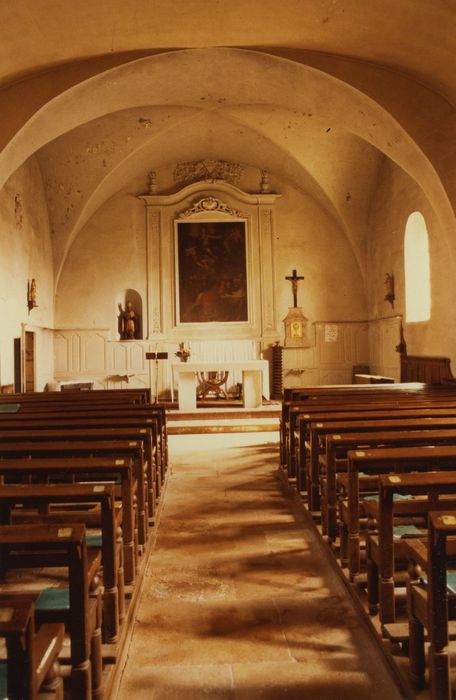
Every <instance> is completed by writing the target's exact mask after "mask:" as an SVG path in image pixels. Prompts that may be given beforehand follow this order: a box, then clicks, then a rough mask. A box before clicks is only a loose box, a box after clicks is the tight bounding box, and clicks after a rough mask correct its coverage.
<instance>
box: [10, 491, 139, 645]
mask: <svg viewBox="0 0 456 700" xmlns="http://www.w3.org/2000/svg"><path fill="white" fill-rule="evenodd" d="M93 504H97V505H99V506H100V509H101V512H100V514H99V520H100V522H99V526H100V527H99V529H100V530H101V536H90V531H89V530H87V523H86V522H85V521H86V512H85V511H84V510H83V506H84V505H87V506H93ZM17 506H21V508H17ZM43 506H44V508H43ZM50 506H54V508H53V509H52V510H50V508H49V507H50ZM65 506H66V507H68V506H77V510H75V509H73V510H71V511H68V510H65ZM15 507H16V508H15ZM30 508H33V509H36V510H37V513H36V515H35V514H34V513H31V512H30ZM43 511H44V512H43ZM25 522H29V523H31V524H33V525H35V524H37V523H38V524H45V523H51V524H56V523H57V522H59V523H60V524H62V526H63V525H73V524H74V523H78V522H79V523H82V524H85V525H86V532H87V538H86V540H87V545H88V546H89V547H91V546H95V547H97V548H98V549H101V555H102V556H101V563H102V567H103V589H104V590H103V629H104V635H103V636H104V641H106V642H107V643H108V644H113V643H116V642H117V641H118V636H119V624H120V613H119V609H120V608H122V609H123V610H124V604H123V600H122V601H120V599H121V598H123V596H124V595H125V591H124V585H123V568H122V567H121V561H120V558H121V556H122V551H121V550H122V539H121V538H120V540H119V538H118V537H117V524H116V513H115V487H114V484H43V485H42V484H19V485H11V484H7V485H3V486H2V487H1V489H0V523H1V524H2V525H12V524H18V523H25ZM97 530H98V528H97ZM119 550H120V551H119ZM119 578H120V585H119ZM119 589H120V593H119Z"/></svg>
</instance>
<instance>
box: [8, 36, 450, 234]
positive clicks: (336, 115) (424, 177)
mask: <svg viewBox="0 0 456 700" xmlns="http://www.w3.org/2000/svg"><path fill="white" fill-rule="evenodd" d="M239 75H243V78H244V79H243V80H242V81H239ZM189 76H190V77H191V79H189ZM220 76H223V77H222V79H221V78H220ZM328 95H330V96H331V99H330V100H328ZM145 96H146V97H145ZM145 101H146V102H147V103H151V104H153V105H162V106H170V105H173V104H180V105H182V106H184V107H187V108H201V107H204V108H205V109H208V110H212V111H214V112H217V111H220V110H225V109H227V108H231V107H236V106H239V105H246V106H248V107H249V108H250V107H252V105H261V107H262V109H264V110H265V111H267V112H269V113H274V109H275V108H276V107H277V105H283V104H287V105H288V107H289V108H290V109H291V110H294V112H295V114H296V119H300V120H306V119H308V118H309V117H308V115H309V114H312V115H314V114H315V115H319V117H320V118H321V119H323V120H324V121H326V123H327V124H328V127H327V128H328V129H331V128H336V127H337V129H339V130H341V129H342V130H346V131H348V132H352V133H355V134H357V135H358V136H359V137H360V138H362V139H364V140H366V141H368V142H369V143H371V144H372V145H374V146H375V147H376V148H378V149H379V150H380V151H382V152H384V153H386V154H387V155H388V156H389V157H390V158H391V159H392V160H393V161H394V162H396V163H398V164H399V165H400V166H401V167H402V168H403V169H404V170H405V171H406V172H408V173H409V174H410V175H411V176H412V177H413V178H414V179H415V180H416V181H417V182H418V183H419V184H420V185H421V187H422V189H423V190H424V191H425V192H426V194H427V195H428V197H429V198H430V200H431V202H432V203H433V205H434V207H435V209H436V210H437V211H438V212H440V213H441V215H442V216H443V217H444V218H446V220H448V218H449V217H450V218H451V221H453V213H452V210H451V208H450V204H449V201H448V198H447V197H446V194H445V191H444V189H443V186H442V183H441V182H440V180H439V178H438V177H437V175H436V172H435V170H434V168H433V167H432V165H431V164H430V163H429V161H428V160H427V159H426V157H425V156H424V154H423V153H422V151H421V150H420V149H419V148H418V147H417V145H416V144H415V143H414V142H413V141H412V139H410V137H409V136H408V135H407V133H406V132H405V131H404V129H403V128H402V127H401V126H400V125H399V124H398V123H397V122H396V121H395V120H394V119H393V118H392V117H391V115H389V114H388V113H387V112H386V111H385V110H383V109H382V108H381V107H380V106H379V105H378V104H376V103H375V102H374V101H373V100H371V99H369V98H366V96H365V95H363V94H362V93H360V92H359V91H358V90H355V89H354V88H352V87H350V86H348V85H347V84H345V83H343V82H341V81H340V80H337V79H335V78H333V77H331V76H329V75H327V74H325V73H323V72H321V71H319V70H316V69H314V68H309V67H307V66H303V65H300V64H296V63H293V62H291V61H288V60H285V59H281V58H275V57H272V56H268V55H265V54H259V53H256V52H252V51H245V50H239V49H196V50H186V51H178V52H173V53H168V54H162V55H159V56H155V57H152V58H147V59H140V60H137V61H133V62H132V63H129V64H127V65H124V66H121V67H118V68H115V69H112V70H109V71H107V72H105V73H103V74H101V75H99V76H96V77H94V78H91V79H89V80H87V81H85V82H84V83H82V84H80V85H77V86H76V87H74V88H72V89H70V90H68V91H66V92H65V93H63V94H62V95H60V96H58V97H56V98H55V99H53V100H51V102H50V103H48V104H47V105H46V106H45V107H43V108H42V109H41V110H39V112H37V113H36V114H35V116H34V117H33V118H32V119H31V120H29V122H28V124H27V125H26V126H25V127H24V129H22V130H21V132H20V133H19V134H17V136H16V138H14V139H13V140H12V141H11V143H10V144H9V145H8V147H7V148H6V149H5V150H4V151H3V153H2V155H1V157H0V174H3V178H5V177H6V175H7V174H8V173H9V172H11V171H12V169H14V165H18V164H19V163H20V162H23V161H24V160H25V159H26V157H27V156H28V155H30V150H31V149H32V150H36V149H37V148H38V147H41V146H43V145H44V144H45V143H46V142H48V141H49V140H51V139H52V138H55V137H56V136H58V135H60V134H62V133H65V132H67V131H69V130H70V129H73V128H75V127H77V126H78V125H79V124H80V123H84V122H88V121H90V120H92V119H96V118H97V117H100V116H102V115H104V114H108V113H112V112H113V111H119V110H121V109H125V108H126V107H132V106H141V105H144V102H145Z"/></svg>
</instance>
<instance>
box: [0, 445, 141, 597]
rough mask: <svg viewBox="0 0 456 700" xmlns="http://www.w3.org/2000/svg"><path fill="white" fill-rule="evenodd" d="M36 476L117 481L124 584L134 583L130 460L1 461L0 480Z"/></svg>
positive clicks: (15, 479) (38, 459)
mask: <svg viewBox="0 0 456 700" xmlns="http://www.w3.org/2000/svg"><path fill="white" fill-rule="evenodd" d="M29 476H32V477H35V478H38V479H39V480H41V481H46V480H54V481H55V480H58V481H60V482H61V481H63V480H64V479H67V478H74V479H76V480H77V481H84V480H86V479H88V478H89V479H94V478H96V479H98V480H99V481H114V482H116V481H117V479H119V480H120V490H121V501H122V533H123V552H124V567H125V570H124V574H125V583H126V584H127V585H130V584H133V583H134V581H135V575H136V568H137V562H138V553H137V543H136V542H135V505H134V501H133V495H134V491H135V481H136V480H135V475H134V472H133V462H132V460H131V459H116V458H110V457H89V458H87V457H66V458H65V457H54V458H51V457H46V458H38V457H36V458H33V459H28V458H25V459H19V458H17V457H16V458H12V459H6V458H4V459H0V477H3V478H6V479H9V480H13V481H15V482H16V483H17V482H22V481H23V479H24V478H25V477H29Z"/></svg>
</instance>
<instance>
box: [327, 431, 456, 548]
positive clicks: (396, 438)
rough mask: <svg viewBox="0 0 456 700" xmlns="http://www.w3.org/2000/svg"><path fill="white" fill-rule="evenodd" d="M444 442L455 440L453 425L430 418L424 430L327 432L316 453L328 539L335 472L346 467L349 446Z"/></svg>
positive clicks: (333, 524)
mask: <svg viewBox="0 0 456 700" xmlns="http://www.w3.org/2000/svg"><path fill="white" fill-rule="evenodd" d="M445 444H448V445H455V444H456V427H455V428H453V429H442V428H440V427H439V426H438V424H434V423H433V422H426V429H423V430H417V429H416V428H414V429H413V430H410V429H407V430H401V429H399V430H387V431H386V430H385V431H376V432H370V431H369V432H366V433H358V432H353V433H336V434H334V433H330V434H329V435H326V452H325V454H324V455H320V457H319V466H320V470H319V471H320V491H321V510H322V522H323V523H324V525H325V527H324V532H326V534H327V535H328V539H329V541H331V542H332V541H334V540H335V539H336V537H337V533H338V522H337V489H336V475H337V472H338V471H346V470H347V453H348V452H349V451H350V450H356V449H360V450H364V449H373V448H377V447H414V446H418V445H445Z"/></svg>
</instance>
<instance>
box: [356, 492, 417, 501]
mask: <svg viewBox="0 0 456 700" xmlns="http://www.w3.org/2000/svg"><path fill="white" fill-rule="evenodd" d="M412 498H413V496H411V495H410V494H409V493H393V501H410V500H411V499H412ZM378 499H379V495H378V494H375V496H365V497H364V498H363V501H378Z"/></svg>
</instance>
